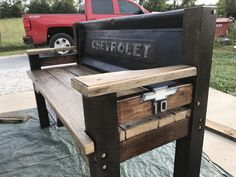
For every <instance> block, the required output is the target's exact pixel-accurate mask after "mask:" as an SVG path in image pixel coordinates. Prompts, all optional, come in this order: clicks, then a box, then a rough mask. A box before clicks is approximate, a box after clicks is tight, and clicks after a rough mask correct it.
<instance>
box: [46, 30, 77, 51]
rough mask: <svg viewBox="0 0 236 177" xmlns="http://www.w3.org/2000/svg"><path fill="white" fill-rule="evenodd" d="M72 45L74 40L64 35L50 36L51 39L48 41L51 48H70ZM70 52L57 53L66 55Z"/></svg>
mask: <svg viewBox="0 0 236 177" xmlns="http://www.w3.org/2000/svg"><path fill="white" fill-rule="evenodd" d="M73 45H74V39H73V38H72V37H71V36H70V35H68V34H66V33H58V34H55V35H53V36H52V38H51V39H50V41H49V46H50V47H51V48H62V47H70V46H73ZM69 52H70V51H60V52H57V53H59V54H61V55H63V54H67V53H69Z"/></svg>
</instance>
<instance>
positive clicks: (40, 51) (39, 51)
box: [26, 46, 77, 55]
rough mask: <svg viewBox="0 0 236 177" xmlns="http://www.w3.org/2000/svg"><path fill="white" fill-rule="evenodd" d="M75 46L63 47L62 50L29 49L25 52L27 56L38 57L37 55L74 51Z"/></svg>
mask: <svg viewBox="0 0 236 177" xmlns="http://www.w3.org/2000/svg"><path fill="white" fill-rule="evenodd" d="M76 49H77V48H76V46H71V47H63V48H42V49H30V50H27V51H26V53H27V54H28V55H39V54H47V53H51V52H60V51H67V50H76Z"/></svg>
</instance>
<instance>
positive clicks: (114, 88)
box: [72, 65, 197, 97]
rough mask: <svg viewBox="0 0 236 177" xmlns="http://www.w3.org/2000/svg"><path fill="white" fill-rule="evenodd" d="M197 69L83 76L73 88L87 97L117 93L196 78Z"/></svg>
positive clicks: (156, 69)
mask: <svg viewBox="0 0 236 177" xmlns="http://www.w3.org/2000/svg"><path fill="white" fill-rule="evenodd" d="M196 74H197V70H196V68H195V67H190V66H187V65H177V66H169V67H163V68H155V69H146V70H132V71H131V70H129V71H120V72H113V73H103V74H96V75H93V76H82V77H77V78H74V79H72V87H73V88H75V89H76V90H78V91H79V92H80V93H82V94H83V95H85V96H87V97H93V96H99V95H104V94H108V93H115V92H119V91H123V90H128V89H133V88H137V87H142V86H145V85H150V84H155V83H160V82H165V81H170V80H176V79H180V78H186V77H191V76H195V75H196Z"/></svg>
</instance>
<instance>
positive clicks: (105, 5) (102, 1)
mask: <svg viewBox="0 0 236 177" xmlns="http://www.w3.org/2000/svg"><path fill="white" fill-rule="evenodd" d="M92 9H93V13H94V14H114V8H113V2H112V1H111V0H93V1H92Z"/></svg>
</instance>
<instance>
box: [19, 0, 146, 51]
mask: <svg viewBox="0 0 236 177" xmlns="http://www.w3.org/2000/svg"><path fill="white" fill-rule="evenodd" d="M83 11H84V12H85V13H81V14H26V15H24V16H23V24H24V28H25V32H26V36H25V37H23V40H24V43H25V44H34V45H35V46H39V45H45V44H46V45H49V46H50V47H69V46H72V45H73V44H74V40H73V29H72V26H73V24H74V23H75V22H83V21H88V20H97V19H104V18H111V17H120V16H125V15H133V14H144V13H149V12H148V11H147V10H146V9H144V8H143V7H142V6H140V5H138V4H136V3H134V2H133V1H131V0H85V2H84V10H83Z"/></svg>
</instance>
